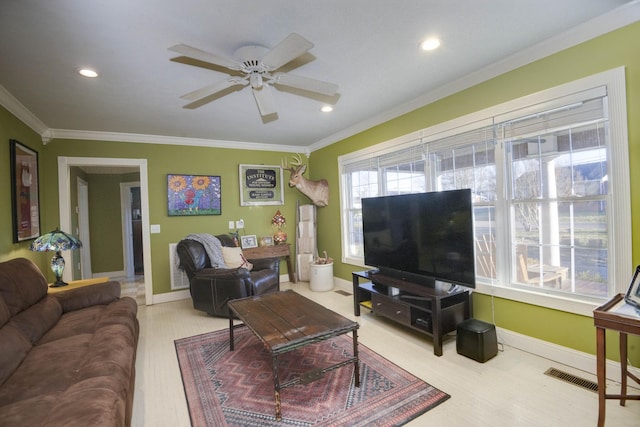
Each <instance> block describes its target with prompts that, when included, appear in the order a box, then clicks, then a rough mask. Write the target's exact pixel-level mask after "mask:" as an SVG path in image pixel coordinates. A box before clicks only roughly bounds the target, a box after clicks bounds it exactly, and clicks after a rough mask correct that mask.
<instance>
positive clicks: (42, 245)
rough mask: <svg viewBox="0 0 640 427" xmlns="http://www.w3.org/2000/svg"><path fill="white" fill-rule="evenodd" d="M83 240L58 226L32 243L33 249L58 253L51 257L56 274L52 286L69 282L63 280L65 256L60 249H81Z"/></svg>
mask: <svg viewBox="0 0 640 427" xmlns="http://www.w3.org/2000/svg"><path fill="white" fill-rule="evenodd" d="M81 247H82V242H81V241H80V240H79V239H78V238H77V237H74V236H72V235H71V234H67V233H65V232H64V231H60V229H59V228H56V229H55V230H53V231H52V232H50V233H47V234H43V235H42V236H40V237H38V238H37V239H36V240H34V241H33V242H32V243H31V247H30V248H29V249H31V250H32V251H37V252H49V251H54V252H55V253H56V254H55V255H54V256H53V258H51V271H53V274H55V276H56V281H55V283H54V284H52V285H51V287H52V288H57V287H60V286H67V283H65V282H63V281H62V272H63V271H64V258H63V257H62V255H61V254H60V251H66V250H69V249H80V248H81Z"/></svg>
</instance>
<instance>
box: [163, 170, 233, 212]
mask: <svg viewBox="0 0 640 427" xmlns="http://www.w3.org/2000/svg"><path fill="white" fill-rule="evenodd" d="M221 194H222V188H221V182H220V177H219V176H207V175H174V174H168V175H167V201H168V203H167V205H168V209H167V213H168V214H169V216H190V215H192V216H196V215H221V214H222V201H221Z"/></svg>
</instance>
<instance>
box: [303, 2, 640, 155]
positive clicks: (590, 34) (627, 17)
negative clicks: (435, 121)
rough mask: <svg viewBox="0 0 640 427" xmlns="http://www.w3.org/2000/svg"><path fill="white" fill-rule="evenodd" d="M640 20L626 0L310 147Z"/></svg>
mask: <svg viewBox="0 0 640 427" xmlns="http://www.w3.org/2000/svg"><path fill="white" fill-rule="evenodd" d="M637 21H640V0H634V1H632V2H629V3H626V4H624V5H622V6H620V7H618V8H616V9H614V10H612V11H610V12H608V13H605V14H603V15H600V16H598V17H596V18H594V19H592V20H590V21H587V22H584V23H582V24H580V25H578V26H576V27H573V28H571V29H569V30H567V31H565V32H564V33H562V34H559V35H557V36H554V37H551V38H548V39H546V40H544V41H542V42H540V43H538V44H535V45H533V46H531V47H529V48H526V49H523V50H521V51H520V52H518V53H516V54H513V55H511V56H509V57H507V58H505V59H503V60H501V61H497V62H495V63H493V64H491V65H488V66H486V67H484V68H481V69H479V70H477V71H475V72H473V73H471V74H468V75H466V76H464V77H462V78H460V79H458V80H455V81H453V82H451V83H448V84H445V85H443V86H440V87H438V88H436V89H434V90H432V91H429V92H427V93H425V94H423V95H421V96H419V97H417V98H415V99H414V100H412V101H409V102H407V103H405V104H402V105H399V106H397V107H395V108H393V109H391V110H388V111H386V112H383V113H381V114H378V115H376V116H374V117H371V118H369V119H366V120H364V121H362V122H360V123H356V124H355V125H353V126H350V127H348V128H345V129H343V130H341V131H339V132H337V133H334V134H333V135H330V136H328V137H326V138H323V139H321V140H319V141H316V142H315V143H313V144H311V145H310V146H309V150H310V151H311V152H313V151H315V150H319V149H321V148H323V147H326V146H328V145H331V144H333V143H336V142H338V141H341V140H343V139H345V138H348V137H350V136H353V135H355V134H358V133H360V132H363V131H365V130H367V129H370V128H372V127H374V126H377V125H380V124H382V123H385V122H387V121H389V120H392V119H395V118H397V117H400V116H402V115H403V114H407V113H410V112H411V111H414V110H417V109H418V108H421V107H424V106H425V105H429V104H431V103H433V102H436V101H438V100H440V99H443V98H445V97H447V96H450V95H453V94H455V93H458V92H460V91H463V90H465V89H469V88H470V87H473V86H475V85H478V84H480V83H482V82H485V81H487V80H490V79H492V78H494V77H497V76H499V75H501V74H505V73H507V72H509V71H513V70H515V69H517V68H520V67H522V66H524V65H527V64H530V63H532V62H535V61H538V60H540V59H543V58H546V57H547V56H551V55H553V54H555V53H558V52H561V51H563V50H565V49H568V48H570V47H573V46H576V45H578V44H580V43H583V42H586V41H588V40H591V39H594V38H596V37H599V36H602V35H604V34H607V33H609V32H611V31H615V30H617V29H619V28H622V27H625V26H627V25H630V24H633V23H634V22H637Z"/></svg>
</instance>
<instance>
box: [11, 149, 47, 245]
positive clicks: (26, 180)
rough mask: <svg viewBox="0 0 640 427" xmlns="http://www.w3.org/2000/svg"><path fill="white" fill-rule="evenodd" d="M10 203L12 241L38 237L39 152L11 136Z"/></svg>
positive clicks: (16, 241)
mask: <svg viewBox="0 0 640 427" xmlns="http://www.w3.org/2000/svg"><path fill="white" fill-rule="evenodd" d="M9 145H10V152H11V154H10V156H11V157H10V160H11V205H12V210H11V213H12V217H13V241H14V243H18V242H22V241H24V240H29V239H35V238H36V237H38V236H40V195H39V190H40V189H39V184H38V152H37V151H34V150H32V149H30V148H29V147H26V146H24V145H22V144H21V143H20V142H18V141H16V140H14V139H11V140H9Z"/></svg>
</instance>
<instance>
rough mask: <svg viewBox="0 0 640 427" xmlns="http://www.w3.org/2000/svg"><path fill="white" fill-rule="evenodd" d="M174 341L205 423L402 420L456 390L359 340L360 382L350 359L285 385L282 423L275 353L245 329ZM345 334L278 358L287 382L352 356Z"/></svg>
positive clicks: (193, 405)
mask: <svg viewBox="0 0 640 427" xmlns="http://www.w3.org/2000/svg"><path fill="white" fill-rule="evenodd" d="M234 338H235V339H234V341H235V351H233V352H231V351H229V331H228V330H221V331H216V332H211V333H206V334H201V335H196V336H194V337H189V338H182V339H179V340H176V341H175V346H176V352H177V355H178V363H179V365H180V372H181V374H182V382H183V384H184V390H185V394H186V397H187V404H188V407H189V415H190V417H191V425H192V426H194V427H203V426H216V427H221V426H238V427H240V426H241V427H264V426H299V427H304V426H334V427H338V426H341V427H354V426H400V425H403V424H405V423H407V422H409V421H410V420H412V419H414V418H416V417H417V416H419V415H421V414H423V413H425V412H426V411H428V410H429V409H432V408H434V407H435V406H437V405H438V404H440V403H442V402H444V401H445V400H447V399H448V398H449V397H450V396H449V395H448V394H446V393H444V392H442V391H440V390H438V389H437V388H435V387H433V386H431V385H429V384H427V383H425V382H424V381H422V380H420V379H419V378H416V377H415V376H413V375H411V374H410V373H409V372H407V371H405V370H403V369H401V368H400V367H398V366H396V365H395V364H393V363H391V362H390V361H388V360H387V359H385V358H383V357H382V356H380V355H378V354H376V353H375V352H374V351H372V350H370V349H368V348H367V347H366V346H364V345H362V344H359V345H358V354H359V358H360V387H355V386H354V383H353V365H352V364H349V365H347V366H343V367H341V368H338V369H336V370H333V371H331V372H328V373H326V374H325V375H324V377H322V378H321V379H319V380H317V381H314V382H312V383H309V384H306V385H302V384H297V385H294V386H292V387H289V388H285V389H283V390H282V391H281V393H280V396H281V400H282V421H280V422H278V421H276V419H275V400H274V390H273V370H272V362H271V360H272V359H271V355H270V353H269V351H268V350H266V349H265V347H264V345H263V344H262V342H261V341H259V340H258V339H257V338H256V337H255V336H254V335H253V333H252V332H251V331H250V330H249V329H248V328H246V327H241V328H238V329H236V330H235V331H234ZM351 354H353V343H352V340H351V338H350V337H348V336H345V335H341V336H338V337H335V338H332V339H329V340H325V341H321V342H318V343H315V344H311V345H308V346H306V347H303V348H301V349H297V350H294V351H291V352H289V353H286V354H284V355H281V356H279V357H278V362H279V375H280V382H281V383H284V382H286V381H287V380H289V379H291V378H293V377H297V376H299V375H300V374H301V373H304V372H308V371H311V370H313V369H316V368H323V367H327V366H330V365H332V364H335V363H337V361H341V360H344V359H345V358H348V357H351Z"/></svg>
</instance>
